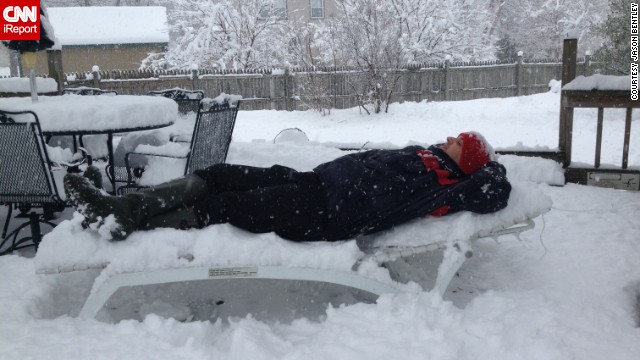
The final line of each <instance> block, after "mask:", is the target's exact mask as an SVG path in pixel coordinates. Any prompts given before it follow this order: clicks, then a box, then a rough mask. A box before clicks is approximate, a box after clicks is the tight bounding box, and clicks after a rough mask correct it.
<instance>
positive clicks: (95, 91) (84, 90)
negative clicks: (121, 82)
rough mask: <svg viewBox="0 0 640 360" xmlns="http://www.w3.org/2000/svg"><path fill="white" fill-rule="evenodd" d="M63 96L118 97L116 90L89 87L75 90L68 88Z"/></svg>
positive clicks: (80, 87)
mask: <svg viewBox="0 0 640 360" xmlns="http://www.w3.org/2000/svg"><path fill="white" fill-rule="evenodd" d="M62 94H63V95H67V94H75V95H118V92H117V91H115V90H102V89H99V88H92V87H87V86H79V87H75V88H66V89H63V90H62Z"/></svg>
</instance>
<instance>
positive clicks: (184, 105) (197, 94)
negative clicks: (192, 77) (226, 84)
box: [147, 88, 204, 114]
mask: <svg viewBox="0 0 640 360" xmlns="http://www.w3.org/2000/svg"><path fill="white" fill-rule="evenodd" d="M147 95H151V96H164V97H166V98H169V99H173V100H174V101H175V102H176V103H178V112H180V114H188V113H190V112H193V113H197V112H198V107H199V106H200V100H202V99H204V91H202V90H186V89H181V88H173V89H165V90H157V91H149V92H148V93H147Z"/></svg>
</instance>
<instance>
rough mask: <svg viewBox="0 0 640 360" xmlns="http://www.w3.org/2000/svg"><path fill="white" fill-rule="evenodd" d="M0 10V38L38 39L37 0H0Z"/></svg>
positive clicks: (38, 3)
mask: <svg viewBox="0 0 640 360" xmlns="http://www.w3.org/2000/svg"><path fill="white" fill-rule="evenodd" d="M0 11H2V16H1V17H0V40H40V2H39V1H38V0H11V1H2V3H0Z"/></svg>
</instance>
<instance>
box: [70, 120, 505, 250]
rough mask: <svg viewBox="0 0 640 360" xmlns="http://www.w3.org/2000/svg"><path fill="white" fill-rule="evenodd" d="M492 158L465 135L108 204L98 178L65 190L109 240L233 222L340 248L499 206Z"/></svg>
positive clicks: (231, 175)
mask: <svg viewBox="0 0 640 360" xmlns="http://www.w3.org/2000/svg"><path fill="white" fill-rule="evenodd" d="M493 158H494V153H493V150H492V148H491V146H490V145H489V143H487V141H486V140H485V139H484V137H483V136H482V135H480V134H478V133H476V132H466V133H461V134H460V135H459V136H458V137H448V138H447V142H446V143H444V144H439V145H432V146H430V147H429V148H428V149H425V148H423V147H420V146H409V147H406V148H404V149H399V150H369V151H364V152H360V153H353V154H349V155H345V156H341V157H339V158H337V159H335V160H333V161H330V162H327V163H324V164H321V165H319V166H317V167H316V168H314V169H313V171H309V172H298V171H296V170H294V169H291V168H287V167H284V166H281V165H274V166H272V167H270V168H257V167H250V166H243V165H231V164H218V165H214V166H211V167H209V168H207V169H204V170H198V171H196V172H195V173H194V174H192V175H187V176H185V177H183V178H179V179H176V180H172V181H170V182H167V183H164V184H160V185H157V186H155V187H152V188H149V189H145V190H144V191H140V192H136V193H131V194H127V195H124V196H110V195H108V194H106V193H105V192H104V191H102V190H100V189H98V188H96V187H95V186H94V184H95V183H100V182H99V179H98V178H97V176H100V174H99V172H98V170H97V169H96V168H89V169H88V170H87V172H85V176H82V175H79V174H68V175H66V176H65V179H64V185H65V190H66V193H67V197H68V198H69V199H70V201H71V203H72V204H73V205H74V207H75V208H76V209H77V211H78V212H80V213H81V214H82V215H84V217H85V218H86V224H89V225H91V227H92V228H96V227H97V228H99V227H101V226H109V230H110V233H111V236H112V239H113V240H124V239H125V238H127V236H129V235H130V234H131V233H132V232H134V231H136V230H148V229H153V228H157V227H174V228H189V227H197V228H202V227H205V226H208V225H213V224H220V223H230V224H232V225H234V226H237V227H239V228H242V229H245V230H248V231H250V232H254V233H264V232H275V233H276V234H278V235H279V236H281V237H282V238H285V239H289V240H293V241H320V240H324V241H337V240H345V239H350V238H354V237H356V236H358V235H365V234H371V233H375V232H378V231H381V230H385V229H389V228H392V227H393V226H395V225H399V224H402V223H404V222H407V221H409V220H412V219H415V218H418V217H422V216H426V215H438V216H441V215H446V214H449V213H453V212H456V211H461V210H468V211H473V212H477V213H490V212H494V211H498V210H500V209H502V208H504V207H505V206H506V205H507V201H508V199H509V194H510V192H511V185H510V184H509V182H508V181H507V178H506V169H505V168H504V166H502V165H501V164H499V163H497V162H495V161H493ZM90 179H94V180H93V182H92V181H90ZM110 216H113V220H115V222H114V221H113V220H111V218H110Z"/></svg>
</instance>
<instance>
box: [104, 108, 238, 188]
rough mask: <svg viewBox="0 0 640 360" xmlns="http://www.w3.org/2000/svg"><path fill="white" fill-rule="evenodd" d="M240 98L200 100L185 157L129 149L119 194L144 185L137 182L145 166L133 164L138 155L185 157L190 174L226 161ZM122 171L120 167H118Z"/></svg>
mask: <svg viewBox="0 0 640 360" xmlns="http://www.w3.org/2000/svg"><path fill="white" fill-rule="evenodd" d="M239 107H240V101H236V102H233V103H232V102H229V101H228V100H226V101H224V102H222V103H217V102H212V103H209V102H201V103H200V109H199V110H198V115H197V117H196V123H195V126H194V128H193V135H192V136H191V139H189V141H188V144H189V150H188V152H187V154H186V156H181V155H176V154H170V153H165V154H163V153H161V152H156V151H154V152H142V151H137V152H135V151H134V152H129V153H127V154H126V156H125V164H126V166H125V172H126V175H127V181H126V185H124V186H121V187H119V188H118V189H117V191H116V192H117V193H118V194H124V193H128V192H132V191H136V190H138V189H142V188H144V187H145V186H141V185H139V184H138V183H137V180H138V179H139V178H140V176H141V175H142V173H143V172H144V169H140V168H136V167H134V166H132V165H131V163H132V158H133V157H139V156H146V157H151V156H159V157H165V158H185V157H186V160H187V162H186V166H185V169H184V174H185V175H187V174H191V173H193V172H194V171H195V170H198V169H204V168H207V167H209V166H211V165H215V164H220V163H224V162H225V161H226V159H227V154H228V152H229V145H230V144H231V135H232V133H233V129H234V127H235V122H236V117H237V115H238V109H239ZM118 172H121V170H118Z"/></svg>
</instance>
